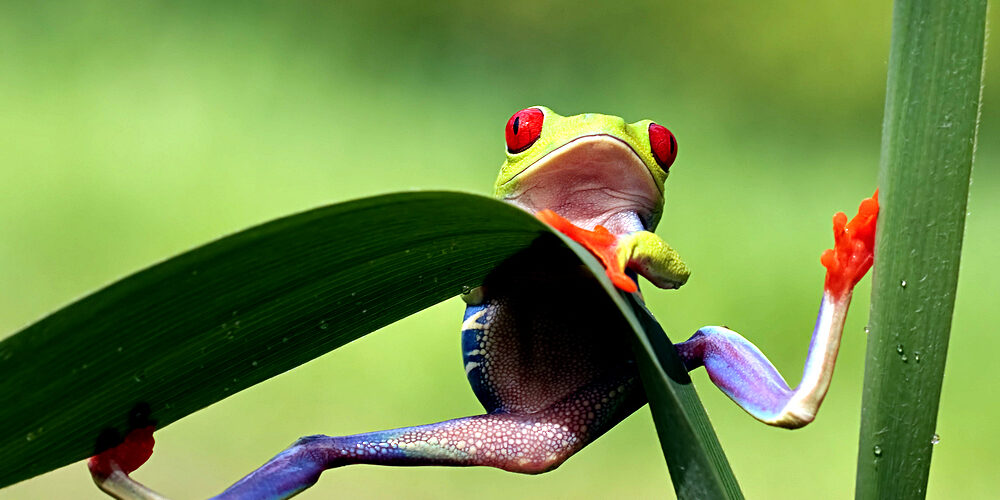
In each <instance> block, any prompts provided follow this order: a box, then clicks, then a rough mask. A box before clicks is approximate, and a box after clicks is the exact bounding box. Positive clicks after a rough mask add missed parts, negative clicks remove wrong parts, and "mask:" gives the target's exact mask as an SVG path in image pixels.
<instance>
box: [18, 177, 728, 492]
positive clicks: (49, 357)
mask: <svg viewBox="0 0 1000 500" xmlns="http://www.w3.org/2000/svg"><path fill="white" fill-rule="evenodd" d="M470 214H471V215H470ZM546 237H547V238H549V239H550V241H556V240H555V238H554V237H553V236H552V234H551V233H549V232H548V230H547V228H546V227H545V226H544V225H543V224H541V223H540V222H539V221H537V220H536V219H535V218H533V217H531V216H530V215H528V214H526V213H524V212H522V211H520V210H518V209H516V208H513V207H511V206H509V205H507V204H504V203H501V202H498V201H495V200H492V199H489V198H484V197H481V196H473V195H465V194H458V193H440V192H439V193H434V192H426V193H408V194H396V195H384V196H379V197H375V198H366V199H362V200H357V201H353V202H347V203H342V204H337V205H332V206H328V207H324V208H319V209H315V210H312V211H309V212H305V213H301V214H298V215H294V216H290V217H285V218H282V219H278V220H276V221H273V222H270V223H267V224H263V225H261V226H258V227H255V228H251V229H248V230H246V231H243V232H240V233H237V234H234V235H231V236H228V237H226V238H223V239H220V240H218V241H215V242H213V243H210V244H208V245H205V246H203V247H200V248H197V249H195V250H192V251H190V252H187V253H184V254H182V255H179V256H177V257H175V258H173V259H170V260H168V261H166V262H163V263H161V264H158V265H156V266H153V267H151V268H149V269H146V270H144V271H141V272H139V273H136V274H134V275H132V276H130V277H128V278H125V279H123V280H122V281H119V282H118V283H115V284H113V285H111V286H109V287H107V288H105V289H103V290H101V291H98V292H96V293H94V294H93V295H90V296H88V297H85V298H84V299H82V300H80V301H78V302H76V303H74V304H71V305H69V306H67V307H66V308H63V309H61V310H59V311H57V312H55V313H53V314H52V315H51V316H49V317H47V318H45V319H43V320H41V321H39V322H38V323H35V324H34V325H31V326H29V327H28V328H26V329H25V330H23V331H22V332H20V333H18V334H16V335H14V336H12V337H10V338H8V339H6V340H5V341H3V342H2V343H0V394H2V395H3V398H4V399H3V400H2V404H0V420H2V421H3V422H4V424H5V425H4V427H3V429H2V430H0V451H2V453H0V457H2V458H0V485H4V486H5V485H8V484H11V483H13V482H17V481H20V480H23V479H26V478H27V477H30V476H33V475H36V474H40V473H42V472H47V471H49V470H52V469H54V468H56V467H59V466H62V465H65V464H67V463H69V462H73V461H76V460H79V459H81V458H84V457H86V456H88V455H90V454H92V453H94V452H95V448H96V447H97V446H96V444H97V443H98V437H99V436H100V435H101V434H102V433H103V434H104V435H105V436H106V434H107V433H108V432H109V429H111V430H112V431H113V432H115V433H116V434H117V435H119V436H122V435H124V434H125V433H126V432H127V431H128V430H129V425H130V422H129V418H130V417H131V416H132V415H133V414H134V413H135V409H136V408H141V411H142V412H143V413H148V414H147V415H143V418H144V419H147V418H148V419H149V420H151V421H153V422H155V423H156V425H157V427H158V428H163V427H165V426H167V425H168V424H170V423H172V422H174V421H176V420H177V419H180V418H182V417H184V416H186V415H188V414H190V413H193V412H195V411H197V410H199V409H201V408H204V407H206V406H208V405H210V404H212V403H214V402H216V401H219V400H221V399H224V398H226V397H228V396H230V395H232V394H234V393H236V392H239V391H241V390H243V389H245V388H247V387H250V386H252V385H254V384H257V383H259V382H262V381H264V380H266V379H268V378H270V377H273V376H274V375H277V374H279V373H282V372H284V371H286V370H289V369H291V368H294V367H295V366H297V365H299V364H302V363H304V362H306V361H309V360H310V359H313V358H315V357H316V356H319V355H321V354H323V353H325V352H328V351H330V350H333V349H336V348H337V347H340V346H342V345H344V344H346V343H348V342H350V341H352V340H355V339H357V338H358V337H360V336H362V335H364V334H366V333H369V332H371V331H374V330H376V329H378V328H380V327H382V326H385V325H387V324H389V323H391V322H393V321H395V320H398V319H400V318H402V317H404V316H406V315H409V314H412V313H414V312H417V311H419V310H421V309H423V308H425V307H428V306H430V305H433V304H435V303H437V302H440V301H442V300H444V299H446V298H448V297H451V296H454V295H455V294H457V293H458V292H460V291H462V290H463V289H464V288H471V287H475V286H479V285H480V284H481V283H482V280H483V278H484V277H485V276H486V274H487V273H488V272H489V271H490V270H492V269H493V268H494V267H495V266H496V265H497V264H499V263H500V262H501V261H503V260H505V259H506V258H508V257H510V256H511V255H513V254H514V253H515V252H517V251H520V250H524V249H526V248H528V247H529V246H531V245H533V244H535V243H537V242H538V241H539V240H540V238H546ZM566 244H568V245H570V246H571V247H572V248H573V249H574V251H576V254H577V257H579V258H580V259H581V261H583V262H584V263H586V264H587V265H588V266H589V267H590V269H591V271H592V272H594V274H595V276H598V277H600V283H601V284H602V285H603V286H604V288H605V290H606V291H607V292H608V295H609V298H610V299H611V300H613V301H614V302H615V303H616V304H617V305H618V307H619V309H620V310H621V311H622V314H623V315H625V317H626V318H627V319H628V321H629V323H630V324H631V325H632V327H633V330H634V332H635V334H636V336H637V339H639V343H640V344H641V345H643V346H648V345H649V344H650V342H653V343H656V342H659V343H660V344H661V345H663V343H664V342H665V341H666V336H665V335H664V334H663V331H662V330H660V329H659V327H658V325H657V324H656V322H655V321H652V319H651V317H650V316H649V315H648V313H647V312H646V311H645V309H643V308H642V307H641V306H638V305H637V304H636V303H635V302H634V299H630V300H631V305H630V304H629V303H628V302H626V300H625V299H624V298H623V296H622V294H620V293H619V292H618V291H616V290H615V289H614V287H613V286H612V285H611V284H610V282H609V281H608V280H607V279H606V277H604V274H603V271H602V268H601V266H600V265H599V264H598V263H597V261H596V260H595V259H594V258H593V257H591V256H590V255H589V254H588V253H587V251H586V250H585V249H583V248H582V247H580V246H579V245H576V244H574V243H572V242H570V241H568V240H566ZM595 283H596V281H595ZM636 314H640V315H641V316H642V318H643V319H642V320H641V321H640V320H639V319H638V318H637V317H636ZM666 345H667V346H669V344H666ZM637 355H638V356H639V357H640V360H641V363H642V365H643V366H644V367H646V368H645V369H644V380H652V379H651V378H650V377H653V378H656V379H658V380H667V377H666V375H665V373H664V370H671V371H672V372H673V373H674V374H675V375H674V378H677V377H679V376H678V375H677V374H678V373H679V374H681V375H682V380H681V383H676V382H673V383H668V384H663V383H658V384H648V385H647V386H646V387H647V390H648V391H649V395H650V399H651V400H652V401H653V402H654V403H653V406H654V414H655V415H656V416H657V422H658V425H657V428H658V429H660V441H661V443H662V445H663V449H664V453H665V454H666V456H667V458H668V462H669V463H670V465H671V467H672V470H673V469H677V471H675V472H674V473H673V476H674V481H675V484H676V486H677V488H678V491H679V492H682V491H698V492H710V493H712V495H711V496H713V497H718V496H720V495H721V493H722V492H723V491H729V492H732V493H731V494H730V496H729V497H730V498H732V497H735V496H738V495H739V489H738V486H737V485H736V483H735V479H734V478H733V476H732V472H731V471H729V466H728V463H727V462H726V460H725V456H724V455H722V452H721V448H720V447H719V444H718V440H717V439H716V438H715V435H714V433H712V431H711V425H710V424H709V423H708V420H707V417H706V416H705V413H704V410H703V409H702V408H701V404H700V403H699V402H698V400H697V396H695V395H694V392H693V391H694V389H693V387H692V386H691V384H690V380H689V379H687V376H686V372H685V371H684V369H683V365H682V364H681V362H680V360H679V359H678V358H677V356H676V354H674V353H673V351H672V350H671V349H666V350H663V349H662V348H661V350H660V352H654V351H652V350H650V349H648V348H646V349H639V350H637ZM112 444H114V443H113V442H107V441H102V442H101V445H102V446H108V445H112ZM97 451H99V450H97ZM675 457H681V458H680V459H679V460H675ZM679 495H680V496H682V497H691V495H690V494H684V493H679ZM695 497H700V496H699V495H695Z"/></svg>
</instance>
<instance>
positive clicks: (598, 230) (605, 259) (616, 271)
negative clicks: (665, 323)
mask: <svg viewBox="0 0 1000 500" xmlns="http://www.w3.org/2000/svg"><path fill="white" fill-rule="evenodd" d="M535 217H538V219H539V220H541V221H542V222H544V223H546V224H548V225H550V226H552V227H553V228H555V229H556V230H558V231H559V232H560V233H563V234H565V235H566V236H568V237H569V238H570V239H571V240H573V241H575V242H577V243H579V244H581V245H583V247H584V248H586V249H587V250H588V251H590V253H591V254H593V255H594V257H597V260H598V261H600V262H601V265H602V266H604V272H605V274H607V275H608V278H610V279H611V282H612V283H614V285H615V286H616V287H618V288H619V289H621V290H624V291H626V292H629V293H634V292H637V291H638V290H639V287H638V286H637V285H636V284H635V281H634V280H632V278H630V277H629V276H628V275H627V274H625V269H624V266H623V265H619V264H618V259H617V257H616V255H615V250H617V248H618V237H616V236H615V235H613V234H611V231H608V230H607V228H605V227H604V226H597V227H595V228H594V230H593V231H588V230H586V229H583V228H581V227H578V226H576V225H574V224H573V223H572V222H570V221H568V220H566V218H564V217H562V216H560V215H559V214H557V213H555V212H553V211H552V210H542V211H540V212H538V213H536V214H535Z"/></svg>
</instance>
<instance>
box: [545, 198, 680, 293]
mask: <svg viewBox="0 0 1000 500" xmlns="http://www.w3.org/2000/svg"><path fill="white" fill-rule="evenodd" d="M535 216H536V217H538V218H539V219H540V220H541V221H542V222H545V223H546V224H548V225H550V226H552V227H553V228H555V229H556V230H558V231H559V232H561V233H563V234H565V235H566V236H568V237H569V238H570V239H572V240H573V241H576V242H577V243H580V244H581V245H583V246H584V247H585V248H586V249H587V250H589V251H590V253H591V254H593V255H594V257H597V260H599V261H600V262H601V264H602V265H603V266H604V269H605V271H606V273H607V275H608V278H610V279H611V282H612V283H614V285H615V286H616V287H618V288H619V289H621V290H624V291H626V292H630V293H631V292H636V291H638V289H639V288H638V286H637V285H636V283H635V280H634V279H633V277H631V276H629V275H628V274H627V273H626V269H629V270H632V271H635V272H637V273H639V274H641V275H643V276H645V277H646V279H648V280H649V281H650V283H652V284H654V285H656V286H657V287H660V288H680V286H681V285H683V284H684V283H686V282H687V280H688V278H689V277H690V276H691V271H689V270H688V267H687V265H686V264H684V261H683V260H681V258H680V255H679V254H678V253H677V251H676V250H674V249H673V248H672V247H671V246H670V245H669V244H667V242H665V241H663V240H662V239H660V237H659V236H657V235H656V234H654V233H652V232H649V231H635V232H632V233H627V234H623V235H616V234H613V233H611V232H610V231H608V230H607V229H605V228H604V227H603V226H597V227H595V228H594V230H593V231H590V230H587V229H584V228H581V227H578V226H576V225H575V224H573V223H572V222H570V221H569V220H567V219H566V218H564V217H562V216H560V215H559V214H557V213H555V212H553V211H552V210H542V211H539V212H538V213H536V214H535Z"/></svg>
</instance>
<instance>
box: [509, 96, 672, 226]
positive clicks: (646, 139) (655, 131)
mask: <svg viewBox="0 0 1000 500" xmlns="http://www.w3.org/2000/svg"><path fill="white" fill-rule="evenodd" d="M506 136H507V161H506V162H504V164H503V166H502V167H501V168H500V176H499V177H498V178H497V183H496V188H495V195H496V196H497V197H498V198H500V199H503V200H505V201H508V202H510V203H513V204H514V205H517V206H519V207H521V208H523V209H525V210H527V211H529V212H531V213H535V212H537V211H539V210H543V209H546V208H547V209H551V210H554V211H555V212H556V213H558V214H559V215H562V216H563V217H566V218H567V219H569V220H570V221H572V222H573V223H574V224H576V225H578V226H580V227H584V228H588V229H590V228H593V227H594V226H596V225H598V224H600V225H603V226H605V227H607V228H608V229H609V230H611V232H613V233H618V234H621V233H626V232H631V231H636V230H640V229H648V230H652V229H654V228H655V227H656V223H657V222H658V221H659V219H660V213H661V212H662V211H663V183H664V181H666V180H667V173H668V171H669V168H670V164H671V163H673V161H674V158H675V157H676V156H677V140H676V139H675V138H674V135H673V134H672V133H670V131H669V130H667V129H666V128H665V127H663V126H661V125H657V124H655V123H653V122H652V121H650V120H642V121H638V122H635V123H631V124H629V123H625V120H623V119H621V118H619V117H617V116H610V115H599V114H592V113H588V114H583V115H576V116H560V115H558V114H556V113H555V112H554V111H552V110H551V109H548V108H546V107H544V106H534V107H531V108H527V109H523V110H521V111H518V112H517V113H515V114H514V116H512V117H510V120H509V121H508V122H507V130H506Z"/></svg>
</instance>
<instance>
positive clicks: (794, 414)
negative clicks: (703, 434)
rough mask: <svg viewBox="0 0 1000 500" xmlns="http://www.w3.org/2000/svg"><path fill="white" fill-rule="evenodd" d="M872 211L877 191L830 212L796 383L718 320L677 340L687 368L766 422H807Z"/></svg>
mask: <svg viewBox="0 0 1000 500" xmlns="http://www.w3.org/2000/svg"><path fill="white" fill-rule="evenodd" d="M877 216H878V191H876V192H875V195H874V196H872V197H871V198H867V199H865V200H864V201H863V202H862V203H861V207H860V208H859V209H858V215H856V216H855V217H854V218H853V219H852V220H851V221H850V222H847V216H846V215H844V214H843V213H838V214H837V215H835V216H834V218H833V230H834V239H835V241H836V244H835V246H834V248H833V249H832V250H827V251H826V252H824V253H823V257H822V259H821V262H822V263H823V265H824V266H825V267H826V268H827V274H826V281H825V283H824V287H823V300H822V302H821V303H820V308H819V315H818V317H817V319H816V327H815V329H814V330H813V335H812V342H811V343H810V344H809V353H808V355H807V357H806V364H805V369H804V370H803V372H802V381H801V382H799V385H798V387H796V388H795V389H791V388H789V387H788V384H786V383H785V380H784V379H783V378H782V377H781V375H780V374H779V373H778V371H777V370H776V369H775V368H774V366H773V365H772V364H771V362H770V361H768V359H767V357H766V356H764V354H763V353H761V352H760V350H759V349H757V347H756V346H754V345H753V344H752V343H750V342H749V341H748V340H746V339H745V338H743V337H742V336H740V335H739V334H738V333H736V332H734V331H732V330H730V329H728V328H725V327H721V326H707V327H704V328H701V329H700V330H698V331H697V332H696V333H695V334H694V335H693V336H692V337H691V338H690V339H688V340H687V341H686V342H682V343H680V344H676V347H677V350H678V353H679V354H680V356H681V359H683V360H684V363H685V364H686V365H687V367H688V369H689V370H691V369H694V368H697V367H699V366H704V367H705V369H706V370H707V371H708V375H709V377H710V378H711V379H712V382H714V383H715V385H717V386H718V387H719V388H720V389H722V391H723V392H725V393H726V395H728V396H729V397H730V398H731V399H732V400H733V401H735V402H736V404H738V405H740V407H742V408H743V409H744V410H746V411H747V412H748V413H750V414H751V415H753V416H754V417H755V418H757V419H758V420H760V421H762V422H764V423H766V424H770V425H775V426H779V427H788V428H797V427H802V426H804V425H806V424H808V423H809V422H811V421H812V420H813V418H815V416H816V412H817V411H818V410H819V406H820V403H822V402H823V398H824V397H825V396H826V391H827V388H829V386H830V379H831V378H832V377H833V367H834V363H835V362H836V360H837V351H838V349H839V348H840V338H841V336H842V334H843V331H844V320H845V319H846V317H847V308H848V306H849V305H850V303H851V291H852V290H853V289H854V286H855V285H856V284H857V283H858V281H859V280H860V279H861V278H862V277H863V276H864V275H865V273H866V272H867V271H868V269H869V268H871V265H872V261H873V250H874V246H875V221H876V218H877Z"/></svg>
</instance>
